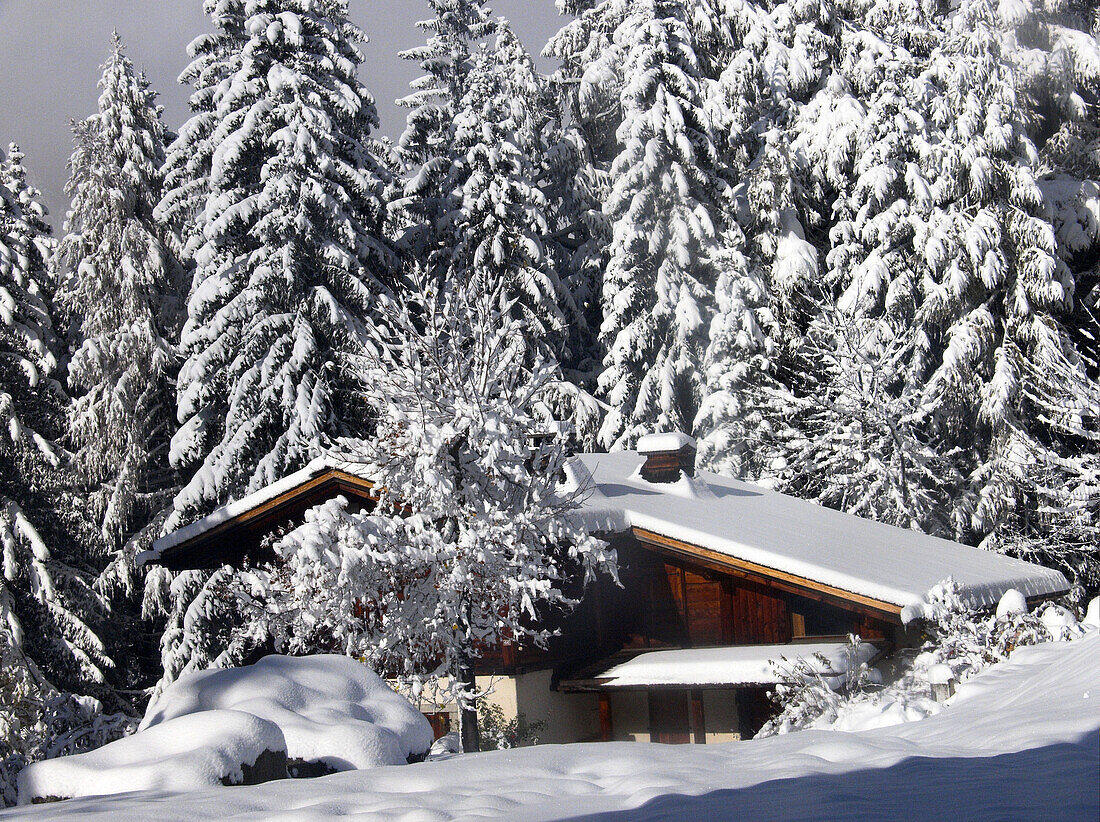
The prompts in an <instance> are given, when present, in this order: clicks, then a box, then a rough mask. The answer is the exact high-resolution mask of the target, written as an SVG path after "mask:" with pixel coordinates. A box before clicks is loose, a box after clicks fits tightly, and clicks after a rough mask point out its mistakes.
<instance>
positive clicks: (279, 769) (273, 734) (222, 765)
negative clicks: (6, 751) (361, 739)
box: [19, 711, 286, 804]
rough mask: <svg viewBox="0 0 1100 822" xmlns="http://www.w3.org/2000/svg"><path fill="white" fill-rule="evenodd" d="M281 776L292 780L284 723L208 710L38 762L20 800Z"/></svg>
mask: <svg viewBox="0 0 1100 822" xmlns="http://www.w3.org/2000/svg"><path fill="white" fill-rule="evenodd" d="M280 776H286V743H285V742H284V741H283V733H282V731H280V730H279V727H278V726H277V725H275V724H274V723H273V722H267V721H266V720H263V719H260V718H258V717H256V716H253V715H252V714H247V713H242V712H240V711H204V712H203V713H199V714H191V715H189V716H181V717H179V718H178V719H173V720H171V721H170V722H165V723H164V724H162V725H158V726H157V727H156V728H153V729H151V730H149V731H147V732H145V733H139V734H135V735H134V736H129V737H126V738H124V739H119V740H118V741H116V742H112V743H110V744H109V745H104V746H103V747H102V748H99V749H98V750H94V751H90V752H88V753H83V754H77V755H75V756H63V757H60V758H59V759H49V760H46V761H45V762H35V763H34V764H32V765H29V766H27V767H26V768H24V769H23V771H22V772H21V773H20V774H19V801H20V803H21V804H28V803H31V802H45V801H56V800H59V799H69V798H71V797H74V796H95V795H100V794H112V793H123V792H126V791H150V790H155V791H165V792H176V791H193V790H198V789H200V788H207V787H211V786H214V785H244V784H256V783H258V782H266V781H267V780H269V779H273V778H277V777H280Z"/></svg>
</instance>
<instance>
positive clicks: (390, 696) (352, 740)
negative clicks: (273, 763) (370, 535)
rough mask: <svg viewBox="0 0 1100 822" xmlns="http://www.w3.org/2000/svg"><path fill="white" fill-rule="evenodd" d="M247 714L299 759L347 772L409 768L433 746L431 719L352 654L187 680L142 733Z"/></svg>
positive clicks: (271, 661)
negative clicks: (277, 734) (212, 716)
mask: <svg viewBox="0 0 1100 822" xmlns="http://www.w3.org/2000/svg"><path fill="white" fill-rule="evenodd" d="M222 709H230V710H235V711H244V712H246V713H249V714H252V715H253V716H257V717H260V718H261V719H264V720H266V721H268V722H271V723H274V724H275V725H277V726H278V727H279V728H280V729H281V730H282V733H283V736H284V737H285V738H286V751H287V755H288V756H289V758H290V760H291V768H292V770H293V769H294V767H295V766H296V762H295V760H300V761H301V762H304V763H319V764H322V765H324V766H325V767H326V768H327V769H329V770H334V771H346V770H352V769H357V768H374V767H378V766H381V765H404V764H405V763H406V762H408V761H409V760H410V759H414V758H419V757H421V756H423V755H424V754H425V753H427V751H428V749H429V748H430V747H431V744H432V740H433V734H432V729H431V726H430V725H429V724H428V721H427V720H426V719H425V718H424V716H423V715H422V714H421V713H420V712H419V711H417V710H416V709H415V708H414V707H413V706H412V705H411V704H409V702H408V700H406V699H405V698H404V697H402V696H400V695H399V694H397V693H394V691H393V690H392V689H391V688H390V687H389V686H388V685H387V684H386V683H385V682H384V681H383V680H382V679H380V678H379V677H378V676H377V675H376V674H374V673H373V672H372V671H371V670H370V669H369V668H367V667H366V666H365V665H363V664H361V663H359V662H356V661H355V660H352V659H349V658H347V657H345V656H336V655H320V656H310V657H286V656H269V657H265V658H264V659H262V660H260V661H259V662H257V663H256V664H255V665H248V666H245V667H242V668H232V669H228V670H217V671H204V672H202V673H198V674H194V675H191V676H187V677H183V678H182V679H180V680H178V681H177V682H174V683H173V684H172V685H170V686H169V687H168V688H166V689H165V690H164V692H163V693H161V694H160V696H159V697H157V698H156V699H155V700H154V701H153V702H152V703H151V704H150V705H149V709H148V711H146V714H145V718H144V719H143V720H142V722H141V726H140V728H139V732H142V731H145V730H146V729H152V728H155V727H157V726H160V725H161V723H167V722H168V721H170V720H174V719H175V718H176V717H182V716H188V715H197V714H198V713H200V712H203V711H213V710H222Z"/></svg>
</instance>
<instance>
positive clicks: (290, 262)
mask: <svg viewBox="0 0 1100 822" xmlns="http://www.w3.org/2000/svg"><path fill="white" fill-rule="evenodd" d="M205 9H206V12H207V14H208V15H209V16H210V18H211V20H212V22H213V23H214V27H215V33H213V34H210V35H206V36H203V37H200V38H198V39H197V40H195V41H194V42H193V43H192V44H191V49H190V50H191V55H192V57H193V61H192V63H191V65H190V67H189V68H188V69H187V71H185V72H184V75H183V79H184V80H187V81H190V82H192V83H193V84H194V86H195V92H194V94H193V96H192V100H191V103H192V108H193V109H194V111H195V114H194V116H193V117H192V119H191V120H190V121H188V123H187V124H186V125H184V127H183V128H182V129H181V131H180V135H179V137H178V139H177V140H176V141H175V142H174V143H173V144H172V146H171V147H170V148H169V150H168V158H167V164H166V192H165V195H164V199H163V200H162V202H161V205H160V207H159V209H158V216H159V217H160V218H162V219H164V220H165V221H167V222H168V223H169V225H171V226H172V227H174V228H175V229H176V231H177V232H178V233H179V235H180V237H181V240H182V246H183V248H184V250H185V251H186V252H187V254H188V256H189V258H190V259H191V260H192V261H193V262H194V265H195V274H194V282H193V285H192V288H191V294H190V298H189V300H188V304H187V321H186V323H185V325H184V328H183V332H182V339H181V346H180V347H181V354H182V356H183V364H182V366H181V369H180V374H179V381H178V418H179V421H180V423H181V428H180V430H179V432H178V433H177V434H176V435H175V437H174V438H173V440H172V455H171V456H172V463H173V465H174V466H176V467H178V468H179V469H180V470H182V471H185V472H186V473H187V474H189V475H190V476H191V479H190V481H189V482H188V483H187V484H186V485H185V486H184V488H183V490H182V491H181V492H180V494H179V495H178V496H177V498H176V501H175V512H174V514H173V515H172V516H171V517H170V519H169V522H168V525H167V527H168V528H169V529H170V528H173V527H176V526H178V525H181V524H183V523H185V522H187V521H188V520H190V519H192V518H194V517H195V516H197V515H200V514H202V513H204V512H205V511H208V510H210V509H211V508H212V507H214V506H216V505H218V504H220V503H223V502H225V501H226V500H228V499H230V498H232V497H236V496H240V495H241V494H244V493H247V492H248V491H251V490H255V489H256V488H260V487H262V486H264V485H266V484H268V483H270V482H272V481H274V480H276V479H278V478H279V477H281V476H283V475H284V474H285V473H287V472H288V471H291V470H294V469H296V468H298V467H300V466H301V465H303V464H305V463H306V462H307V461H308V460H309V459H310V458H311V457H313V456H315V455H316V454H317V453H319V451H320V449H321V447H322V442H323V441H324V440H325V439H326V438H327V437H330V436H332V435H335V434H340V433H345V432H348V431H353V430H359V428H360V427H361V425H362V423H363V417H364V413H365V409H364V408H363V407H362V404H361V402H360V399H359V397H358V395H357V391H356V385H355V381H354V379H353V378H351V377H350V376H349V374H350V372H349V371H348V370H347V369H346V368H345V364H346V360H347V357H348V356H349V355H350V354H353V353H356V352H358V350H359V347H360V346H361V345H362V344H363V343H364V341H365V339H366V335H365V324H369V323H371V322H372V321H373V320H374V318H375V316H376V315H375V313H374V312H375V308H376V306H375V304H374V303H375V299H376V296H377V294H379V293H380V292H381V291H382V290H384V289H385V288H386V287H387V284H388V283H389V281H390V272H391V270H392V267H393V263H392V251H391V249H390V247H389V246H388V245H387V242H386V240H385V239H384V237H383V223H384V220H385V216H386V215H385V208H384V202H383V190H384V187H385V185H386V184H387V181H388V179H389V166H388V164H387V163H388V159H387V158H385V157H384V155H385V151H386V149H385V148H384V146H382V145H381V144H380V143H378V142H377V141H376V140H374V139H373V138H372V137H371V133H372V130H373V129H374V128H376V127H377V125H378V118H377V113H376V110H375V106H374V101H373V99H372V98H371V96H370V94H369V92H368V91H367V90H366V88H365V87H364V86H363V84H362V83H361V82H360V80H359V79H358V76H357V70H358V67H359V66H360V64H361V63H362V60H363V57H362V53H361V52H360V51H359V48H358V45H357V44H358V43H359V42H361V41H362V40H363V38H364V36H363V34H362V32H360V31H359V29H357V28H356V27H355V26H354V25H352V24H351V22H350V21H349V19H348V11H347V3H346V2H345V0H318V1H317V2H313V1H312V0H256V1H255V2H253V0H249V2H243V0H207V2H206V5H205Z"/></svg>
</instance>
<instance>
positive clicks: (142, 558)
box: [136, 456, 355, 568]
mask: <svg viewBox="0 0 1100 822" xmlns="http://www.w3.org/2000/svg"><path fill="white" fill-rule="evenodd" d="M352 465H353V463H350V462H349V461H347V460H337V459H333V458H332V457H330V456H324V457H317V458H316V459H314V460H312V461H310V463H309V464H308V465H306V467H305V468H301V469H299V470H297V471H295V472H294V473H292V474H287V475H286V476H285V477H283V478H282V479H280V480H276V481H275V482H273V483H271V484H270V485H266V486H264V487H263V488H261V489H259V490H258V491H253V492H252V493H251V494H246V495H245V496H243V497H241V498H240V499H237V500H233V501H232V502H229V503H227V504H225V505H223V506H221V507H220V508H217V509H215V510H214V511H211V512H210V513H209V514H207V515H206V516H205V517H203V518H202V519H198V520H195V521H194V522H192V523H190V524H189V525H185V526H183V527H182V528H178V529H176V530H175V531H172V532H171V533H169V534H165V535H164V536H162V537H160V538H159V539H157V540H155V541H154V542H153V547H152V548H151V549H150V550H148V551H142V552H141V553H140V554H138V555H137V558H136V562H137V565H138V567H139V568H140V567H142V566H143V565H145V564H147V563H149V562H155V561H156V560H159V559H160V558H161V557H162V556H164V552H165V551H167V550H169V549H171V548H175V547H176V546H178V545H182V544H183V543H185V542H189V541H190V540H192V539H195V538H196V537H200V536H202V535H203V534H205V533H207V532H208V531H212V530H214V529H215V528H217V527H218V526H219V525H221V524H222V523H224V522H228V521H229V520H231V519H234V518H236V517H239V516H241V515H242V514H245V513H247V512H248V511H251V510H252V509H253V508H256V507H257V506H260V505H263V504H264V503H266V502H270V501H271V500H273V499H276V498H277V497H280V496H282V495H283V494H285V493H287V492H289V491H293V490H294V489H295V488H297V487H298V486H300V485H303V484H305V483H307V482H309V481H310V480H311V479H315V478H316V477H319V476H321V475H322V474H324V473H325V472H327V471H348V470H349V469H350V468H351V467H352ZM351 473H355V472H354V471H352V472H351Z"/></svg>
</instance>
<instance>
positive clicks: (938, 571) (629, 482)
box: [568, 451, 1069, 609]
mask: <svg viewBox="0 0 1100 822" xmlns="http://www.w3.org/2000/svg"><path fill="white" fill-rule="evenodd" d="M643 460H644V457H643V456H642V455H640V454H638V453H635V452H630V451H622V452H617V453H613V454H581V455H579V456H578V457H577V458H576V459H575V460H574V461H573V462H572V463H571V465H570V470H569V472H568V474H569V487H570V488H573V489H577V490H578V491H579V493H580V496H581V500H582V502H581V508H580V511H579V512H578V516H580V517H581V519H582V520H583V521H584V523H585V524H586V525H587V526H588V527H589V528H590V529H592V530H594V531H597V532H603V533H621V532H624V531H626V530H628V529H631V528H635V529H642V530H645V531H649V532H652V533H655V534H658V535H660V536H663V537H665V538H668V539H672V540H676V541H678V542H681V543H686V544H688V545H690V546H697V547H699V548H703V549H707V550H709V551H713V552H715V553H717V554H722V555H725V556H728V557H730V558H731V559H732V560H734V561H739V562H743V563H751V564H752V565H754V566H762V567H763V568H765V569H770V570H772V571H778V572H781V573H783V574H787V575H791V576H794V577H798V578H800V579H804V580H810V581H813V582H815V583H819V584H821V585H826V586H829V587H832V588H836V589H839V590H841V591H844V592H849V593H853V594H857V595H860V596H863V597H868V598H871V599H874V600H878V601H879V602H882V603H887V604H889V605H893V606H897V607H898V608H899V609H900V608H904V607H906V606H909V605H914V604H916V603H918V602H920V601H921V600H923V598H924V595H925V594H926V593H927V591H928V590H929V589H930V588H931V587H932V586H933V585H935V584H936V583H938V582H942V581H943V580H944V579H945V578H947V577H953V578H954V579H955V581H956V582H957V583H958V584H959V586H960V589H961V590H960V592H961V593H962V595H963V596H964V597H965V598H966V599H967V600H968V601H969V603H970V605H971V606H972V607H975V608H985V607H992V606H994V605H996V604H997V602H998V600H1000V598H1001V595H1002V594H1004V593H1005V591H1007V590H1009V589H1012V588H1015V589H1016V590H1018V591H1021V592H1022V593H1023V594H1024V595H1025V596H1027V597H1039V596H1049V595H1053V594H1058V593H1062V592H1064V591H1066V590H1068V589H1069V583H1068V582H1067V580H1066V578H1065V577H1064V576H1062V574H1060V573H1059V572H1058V571H1054V570H1051V569H1049V568H1044V567H1041V566H1039V565H1034V564H1031V563H1028V562H1023V561H1021V560H1017V559H1012V558H1010V557H1006V556H1002V555H1000V554H996V553H993V552H990V551H986V550H982V549H979V548H971V547H969V546H966V545H962V544H960V543H957V542H951V541H950V540H945V539H939V538H937V537H931V536H928V535H926V534H922V533H920V532H918V531H909V530H905V529H902V528H895V527H893V526H891V525H884V524H882V523H879V522H874V521H872V520H868V519H863V518H861V517H856V516H852V515H850V514H844V513H841V512H839V511H834V510H832V509H829V508H824V507H822V506H820V505H817V504H815V503H813V502H808V501H806V500H800V499H796V498H794V497H790V496H787V495H785V494H780V493H778V492H776V491H771V490H769V489H766V488H763V487H760V486H757V485H751V484H749V483H746V482H739V481H738V480H734V479H730V478H728V477H723V476H719V475H717V474H712V473H710V472H707V471H697V472H696V475H695V477H694V478H688V477H686V476H681V478H680V479H679V480H678V481H677V482H674V483H662V484H654V483H650V482H647V481H646V480H644V479H642V477H641V475H640V473H639V469H640V467H641V465H642V462H643Z"/></svg>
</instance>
